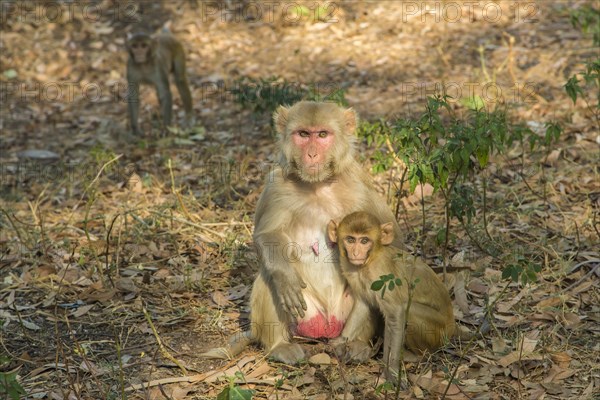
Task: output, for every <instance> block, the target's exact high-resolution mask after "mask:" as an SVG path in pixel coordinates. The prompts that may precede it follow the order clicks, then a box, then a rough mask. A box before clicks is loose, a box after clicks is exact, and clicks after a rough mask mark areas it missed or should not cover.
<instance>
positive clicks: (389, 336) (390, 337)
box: [383, 304, 406, 380]
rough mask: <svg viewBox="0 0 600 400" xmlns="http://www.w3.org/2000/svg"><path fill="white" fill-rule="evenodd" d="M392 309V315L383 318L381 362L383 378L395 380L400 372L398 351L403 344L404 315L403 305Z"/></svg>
mask: <svg viewBox="0 0 600 400" xmlns="http://www.w3.org/2000/svg"><path fill="white" fill-rule="evenodd" d="M394 308H395V307H393V308H392V310H390V311H392V314H391V315H387V314H386V316H385V332H384V336H383V362H384V364H385V377H386V378H387V379H388V380H397V379H398V373H399V371H400V369H399V368H400V350H401V347H402V344H403V342H404V322H405V320H406V314H405V310H404V309H403V308H404V305H402V304H401V305H400V306H399V307H397V310H396V309H394Z"/></svg>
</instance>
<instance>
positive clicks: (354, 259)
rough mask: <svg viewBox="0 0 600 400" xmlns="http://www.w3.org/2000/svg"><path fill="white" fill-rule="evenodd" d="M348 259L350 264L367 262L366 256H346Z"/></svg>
mask: <svg viewBox="0 0 600 400" xmlns="http://www.w3.org/2000/svg"><path fill="white" fill-rule="evenodd" d="M348 261H350V263H351V264H352V265H363V264H364V263H366V262H367V259H366V258H348Z"/></svg>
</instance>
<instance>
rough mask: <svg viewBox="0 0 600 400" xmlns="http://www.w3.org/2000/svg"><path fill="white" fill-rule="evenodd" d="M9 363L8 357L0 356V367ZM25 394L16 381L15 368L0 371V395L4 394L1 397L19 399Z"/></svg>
mask: <svg viewBox="0 0 600 400" xmlns="http://www.w3.org/2000/svg"><path fill="white" fill-rule="evenodd" d="M9 363H10V359H9V358H8V357H6V356H0V367H4V366H6V365H8V364H9ZM25 394H26V392H25V389H23V387H22V386H21V384H20V383H19V382H18V381H17V369H14V370H12V371H8V372H3V371H0V395H4V396H3V398H5V399H7V398H10V399H12V400H19V399H20V398H21V396H24V395H25ZM7 396H8V397H7Z"/></svg>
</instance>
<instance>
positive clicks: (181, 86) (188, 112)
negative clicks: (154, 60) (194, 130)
mask: <svg viewBox="0 0 600 400" xmlns="http://www.w3.org/2000/svg"><path fill="white" fill-rule="evenodd" d="M173 72H174V75H175V85H176V86H177V91H178V92H179V96H181V102H182V103H183V109H184V110H185V119H186V124H187V125H188V127H190V126H192V125H193V124H194V123H195V119H194V116H193V115H192V111H193V109H192V94H191V93H190V83H189V82H188V78H187V72H186V70H185V56H184V54H183V53H181V54H180V55H179V56H177V57H175V60H174V62H173Z"/></svg>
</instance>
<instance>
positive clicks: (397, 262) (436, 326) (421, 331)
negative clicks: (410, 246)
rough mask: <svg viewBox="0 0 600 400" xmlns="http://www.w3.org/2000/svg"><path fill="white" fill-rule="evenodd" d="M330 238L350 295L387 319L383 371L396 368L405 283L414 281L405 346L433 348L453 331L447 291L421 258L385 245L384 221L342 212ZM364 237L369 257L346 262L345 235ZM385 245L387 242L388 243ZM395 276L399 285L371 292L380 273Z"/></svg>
mask: <svg viewBox="0 0 600 400" xmlns="http://www.w3.org/2000/svg"><path fill="white" fill-rule="evenodd" d="M328 231H329V237H330V239H331V240H332V241H336V242H337V243H338V246H339V247H340V250H339V251H340V260H341V268H342V274H343V276H344V277H345V278H346V280H347V281H348V284H349V285H350V288H351V289H352V292H353V294H355V295H356V296H358V297H359V298H361V299H362V300H363V301H365V302H366V303H367V304H368V305H369V306H370V307H372V308H373V309H378V310H379V311H381V313H382V314H383V316H384V318H385V325H386V327H385V334H384V361H385V362H386V363H387V368H386V373H387V375H388V377H392V375H393V374H394V373H395V371H396V368H397V366H398V356H399V354H400V346H401V343H402V338H403V336H404V326H405V321H406V307H407V302H408V297H409V286H410V285H411V284H412V283H415V287H414V290H413V291H412V303H411V306H410V309H409V310H408V324H407V330H406V346H407V347H408V348H410V349H414V350H420V351H424V350H435V349H437V348H439V347H440V346H442V345H443V344H444V343H445V341H446V340H447V339H448V338H449V337H451V336H453V335H454V334H455V331H456V324H455V321H454V314H453V310H452V301H451V299H450V295H449V294H448V290H447V289H446V287H445V286H444V284H443V283H442V282H441V281H440V279H439V278H438V277H437V275H436V274H435V273H434V272H433V270H432V269H431V268H430V267H429V266H427V265H426V264H425V263H424V262H422V261H421V260H419V259H417V258H415V257H413V256H411V255H408V254H407V253H405V252H403V251H401V250H400V249H398V248H395V247H393V246H386V245H383V242H382V238H383V237H385V236H386V233H385V231H386V228H385V224H384V225H381V224H380V222H379V219H378V218H377V217H375V216H373V215H371V214H369V213H366V212H357V213H353V214H350V215H348V216H346V217H345V218H344V219H343V220H342V222H340V224H339V225H337V224H336V223H335V222H334V221H331V222H330V224H329V227H328ZM365 237H368V238H369V239H370V240H371V242H372V246H370V247H365V249H364V250H365V251H368V253H369V254H367V255H366V257H364V258H366V259H367V261H366V262H365V263H364V264H362V265H356V264H353V263H352V262H351V261H350V258H349V255H348V250H347V249H346V246H347V244H346V243H345V242H346V238H365ZM388 243H389V242H388ZM388 274H393V275H395V277H397V278H400V279H401V280H402V285H401V286H400V287H395V288H394V290H386V292H385V295H384V296H383V297H382V296H381V293H380V292H375V291H373V290H371V284H372V283H373V282H374V281H377V280H380V279H381V276H382V275H388Z"/></svg>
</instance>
